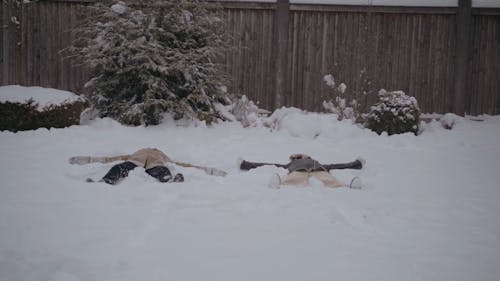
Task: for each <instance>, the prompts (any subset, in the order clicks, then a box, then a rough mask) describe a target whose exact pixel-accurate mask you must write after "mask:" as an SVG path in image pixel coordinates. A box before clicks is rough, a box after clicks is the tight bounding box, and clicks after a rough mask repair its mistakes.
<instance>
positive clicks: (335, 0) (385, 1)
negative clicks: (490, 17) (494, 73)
mask: <svg viewBox="0 0 500 281" xmlns="http://www.w3.org/2000/svg"><path fill="white" fill-rule="evenodd" d="M219 1H221V2H224V1H231V2H266V3H275V2H277V1H276V0H219ZM290 3H292V4H331V5H367V6H403V7H457V6H458V0H290ZM472 7H476V8H500V0H472Z"/></svg>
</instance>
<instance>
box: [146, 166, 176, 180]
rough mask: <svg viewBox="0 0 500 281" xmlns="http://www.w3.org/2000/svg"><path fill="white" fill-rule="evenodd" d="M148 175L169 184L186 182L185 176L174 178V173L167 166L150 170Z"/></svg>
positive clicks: (147, 171)
mask: <svg viewBox="0 0 500 281" xmlns="http://www.w3.org/2000/svg"><path fill="white" fill-rule="evenodd" d="M146 173H148V174H149V175H150V176H152V177H153V178H155V179H157V180H159V181H160V182H169V181H174V182H183V181H184V176H183V175H182V174H176V175H175V176H174V177H173V178H172V173H171V172H170V170H169V169H168V168H167V167H165V166H155V167H153V168H149V169H147V170H146Z"/></svg>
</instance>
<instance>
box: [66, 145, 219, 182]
mask: <svg viewBox="0 0 500 281" xmlns="http://www.w3.org/2000/svg"><path fill="white" fill-rule="evenodd" d="M118 160H122V161H125V162H122V163H119V164H116V165H114V166H113V167H112V168H111V169H110V170H109V171H108V173H106V175H105V176H104V177H103V178H102V179H101V180H100V181H104V182H106V183H108V184H112V185H114V184H117V183H118V182H119V181H120V180H121V179H123V178H125V177H127V176H128V173H129V172H130V171H131V170H133V169H135V168H136V167H138V166H140V167H143V168H144V169H146V173H148V174H149V175H150V176H152V177H153V178H156V179H158V180H159V181H160V182H183V181H184V176H183V175H182V174H176V175H174V176H172V173H171V171H170V169H169V168H167V167H166V165H167V164H168V163H173V164H176V165H179V166H182V167H192V168H197V169H201V170H204V171H205V172H206V173H207V174H210V175H216V176H225V175H226V172H224V171H221V170H218V169H215V168H208V167H202V166H196V165H193V164H189V163H182V162H176V161H172V160H171V159H170V158H169V157H168V156H167V155H165V153H163V152H162V151H160V150H159V149H156V148H143V149H140V150H138V151H136V152H134V153H132V154H127V155H117V156H111V157H106V156H105V157H94V156H74V157H71V158H69V163H70V164H78V165H84V164H88V163H95V162H99V163H110V162H115V161H118ZM87 181H89V182H92V181H93V180H91V179H87Z"/></svg>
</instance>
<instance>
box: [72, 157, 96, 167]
mask: <svg viewBox="0 0 500 281" xmlns="http://www.w3.org/2000/svg"><path fill="white" fill-rule="evenodd" d="M90 161H91V157H90V156H73V157H71V158H69V163H70V164H77V165H84V164H88V163H90Z"/></svg>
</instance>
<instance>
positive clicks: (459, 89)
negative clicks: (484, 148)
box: [453, 0, 472, 115]
mask: <svg viewBox="0 0 500 281" xmlns="http://www.w3.org/2000/svg"><path fill="white" fill-rule="evenodd" d="M471 25H472V4H471V0H458V11H457V16H456V47H455V77H454V92H455V93H454V101H453V102H454V103H453V111H454V112H455V113H456V114H458V115H465V94H466V92H467V86H468V85H469V83H470V82H469V80H470V79H469V78H470V77H469V75H468V74H469V73H468V68H469V62H470V56H471V54H470V51H471V47H470V46H471V34H470V33H471Z"/></svg>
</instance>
